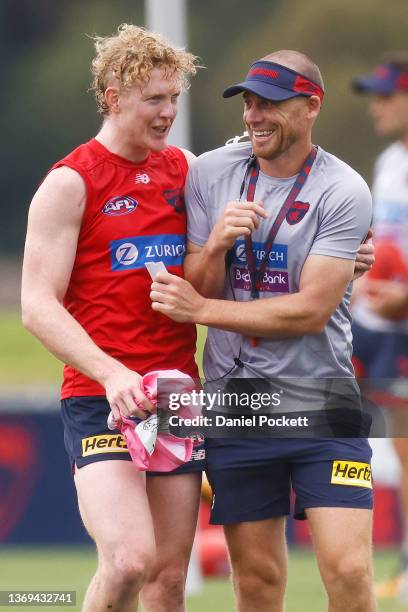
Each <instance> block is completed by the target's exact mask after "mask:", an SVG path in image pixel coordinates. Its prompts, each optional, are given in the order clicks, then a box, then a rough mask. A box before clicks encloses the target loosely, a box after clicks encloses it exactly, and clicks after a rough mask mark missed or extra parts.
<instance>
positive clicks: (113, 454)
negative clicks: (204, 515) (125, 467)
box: [61, 396, 205, 476]
mask: <svg viewBox="0 0 408 612" xmlns="http://www.w3.org/2000/svg"><path fill="white" fill-rule="evenodd" d="M109 412H110V407H109V404H108V402H107V400H106V398H105V397H103V396H96V397H88V396H86V397H70V398H68V399H64V400H62V401H61V416H62V421H63V424H64V442H65V448H66V450H67V452H68V455H69V459H70V462H71V466H72V467H74V465H76V466H77V467H78V468H81V467H83V466H84V465H88V464H89V463H95V462H97V461H108V460H109V461H110V460H112V459H117V460H121V461H132V459H131V457H130V455H129V453H128V451H127V446H126V441H125V438H124V437H123V436H122V434H121V433H120V432H119V431H118V430H114V431H111V430H110V429H108V426H107V422H106V421H107V418H108V415H109ZM203 469H205V449H204V443H203V444H201V445H199V446H195V447H194V450H193V455H192V458H191V460H190V461H189V462H188V463H185V464H184V465H182V466H180V467H179V468H177V469H176V470H173V471H172V472H150V475H161V476H163V475H167V474H170V475H171V474H185V473H190V472H201V471H202V470H203Z"/></svg>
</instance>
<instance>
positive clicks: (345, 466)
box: [331, 460, 373, 489]
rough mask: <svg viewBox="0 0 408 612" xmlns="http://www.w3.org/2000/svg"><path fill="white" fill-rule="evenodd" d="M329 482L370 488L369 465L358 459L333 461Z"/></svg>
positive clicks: (371, 486)
mask: <svg viewBox="0 0 408 612" xmlns="http://www.w3.org/2000/svg"><path fill="white" fill-rule="evenodd" d="M331 483H332V484H338V485H351V486H352V487H366V489H372V488H373V485H372V483H371V466H370V464H369V463H359V462H358V461H340V460H336V461H333V469H332V476H331Z"/></svg>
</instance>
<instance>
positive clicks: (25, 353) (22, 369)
mask: <svg viewBox="0 0 408 612" xmlns="http://www.w3.org/2000/svg"><path fill="white" fill-rule="evenodd" d="M205 333H206V330H205V328H203V327H200V328H199V329H198V343H197V359H198V363H200V364H201V356H202V351H203V347H204V341H205ZM0 338H1V350H0V387H1V386H15V387H20V386H26V385H39V386H43V385H57V386H59V385H60V383H61V376H62V364H61V363H60V362H59V361H58V360H57V359H56V358H55V357H53V356H52V355H50V353H48V351H47V350H46V349H45V348H44V347H43V346H42V345H41V344H40V342H38V340H36V339H35V338H34V337H33V336H32V335H31V334H29V333H28V332H27V331H26V330H25V329H24V328H23V326H22V325H21V320H20V313H19V312H16V311H0Z"/></svg>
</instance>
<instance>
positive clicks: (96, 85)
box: [90, 23, 199, 115]
mask: <svg viewBox="0 0 408 612" xmlns="http://www.w3.org/2000/svg"><path fill="white" fill-rule="evenodd" d="M92 38H93V40H94V43H95V49H96V57H95V58H94V59H93V61H92V64H91V72H92V75H93V79H92V83H91V87H90V90H91V91H93V92H94V94H95V98H96V105H97V109H98V112H99V113H101V114H102V115H108V114H109V107H108V105H107V104H106V100H105V91H106V88H107V87H108V85H109V83H110V82H111V81H112V79H117V80H118V81H119V83H120V86H121V87H123V88H125V89H126V88H130V87H132V86H133V85H134V84H135V82H136V81H137V82H139V83H142V84H147V82H148V81H149V78H150V73H151V71H152V70H153V68H164V70H165V72H166V73H168V75H169V76H173V75H174V76H177V77H179V78H180V80H181V84H182V86H183V87H184V88H185V89H187V88H188V87H189V77H190V76H193V75H195V74H196V72H197V68H199V66H198V58H197V57H196V56H195V55H193V54H192V53H188V52H187V51H186V50H185V49H182V48H178V47H174V46H172V45H171V44H170V43H169V42H168V41H167V40H166V39H165V38H163V37H162V36H160V35H159V34H156V33H154V32H149V31H148V30H146V29H145V28H141V27H138V26H135V25H131V24H127V23H122V24H121V25H120V26H119V27H118V30H117V33H115V34H113V35H112V36H105V37H103V36H94V37H92Z"/></svg>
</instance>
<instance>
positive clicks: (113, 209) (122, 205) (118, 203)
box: [102, 196, 139, 217]
mask: <svg viewBox="0 0 408 612" xmlns="http://www.w3.org/2000/svg"><path fill="white" fill-rule="evenodd" d="M138 204H139V202H138V201H137V200H135V199H134V198H131V197H130V196H117V197H116V198H112V199H110V200H109V201H108V202H106V204H105V206H104V207H103V209H102V212H103V213H104V214H105V215H109V216H111V217H117V216H119V215H129V214H130V213H132V212H134V211H135V210H136V208H137V206H138Z"/></svg>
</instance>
